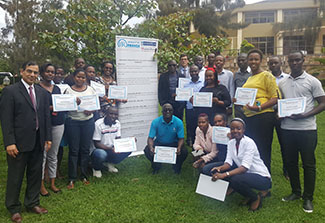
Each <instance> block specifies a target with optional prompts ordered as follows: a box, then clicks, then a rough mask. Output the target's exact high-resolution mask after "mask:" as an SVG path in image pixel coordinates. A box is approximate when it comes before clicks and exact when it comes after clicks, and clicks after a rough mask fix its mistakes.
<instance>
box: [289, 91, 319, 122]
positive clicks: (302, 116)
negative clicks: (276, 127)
mask: <svg viewBox="0 0 325 223" xmlns="http://www.w3.org/2000/svg"><path fill="white" fill-rule="evenodd" d="M315 100H316V101H317V103H318V105H317V106H315V107H314V108H313V109H312V110H310V111H309V112H306V113H303V114H297V115H291V116H290V117H289V118H292V119H301V118H308V117H310V116H314V115H317V114H318V113H321V112H322V111H324V110H325V96H321V97H318V98H315Z"/></svg>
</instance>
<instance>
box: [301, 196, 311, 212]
mask: <svg viewBox="0 0 325 223" xmlns="http://www.w3.org/2000/svg"><path fill="white" fill-rule="evenodd" d="M302 207H303V209H304V212H306V213H312V212H313V210H314V206H313V202H312V201H311V200H307V199H306V200H304V204H303V205H302Z"/></svg>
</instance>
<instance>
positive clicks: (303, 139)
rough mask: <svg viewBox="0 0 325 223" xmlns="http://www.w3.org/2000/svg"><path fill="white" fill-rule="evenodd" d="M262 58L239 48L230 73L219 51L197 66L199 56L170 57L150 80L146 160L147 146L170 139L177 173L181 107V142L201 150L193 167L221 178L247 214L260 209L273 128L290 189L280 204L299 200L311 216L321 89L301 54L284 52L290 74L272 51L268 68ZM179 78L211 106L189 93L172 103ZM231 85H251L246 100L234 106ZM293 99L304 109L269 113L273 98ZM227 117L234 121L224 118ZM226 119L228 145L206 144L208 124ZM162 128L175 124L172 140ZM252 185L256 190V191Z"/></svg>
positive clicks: (324, 105) (323, 106)
mask: <svg viewBox="0 0 325 223" xmlns="http://www.w3.org/2000/svg"><path fill="white" fill-rule="evenodd" d="M262 61H263V53H262V52H261V51H260V50H258V49H253V50H251V51H249V52H248V53H247V54H245V53H241V54H239V56H238V58H237V64H238V66H239V70H238V71H237V72H236V73H235V74H233V73H232V72H231V71H229V70H226V69H224V64H225V57H224V56H222V55H217V56H216V55H215V54H213V53H211V54H209V55H208V63H207V66H203V64H204V63H203V58H202V57H201V56H197V57H195V58H194V60H193V62H194V63H193V65H191V66H190V65H189V59H188V57H187V56H186V55H185V54H183V55H181V56H180V66H179V68H177V63H176V61H175V60H170V61H169V62H168V72H166V73H164V74H162V75H160V78H159V84H158V98H159V103H160V105H161V106H162V108H163V110H162V111H163V116H162V117H159V118H158V119H156V120H154V121H153V123H152V125H151V130H152V129H155V130H154V131H151V130H150V134H149V138H148V147H146V149H145V153H146V156H147V157H148V159H149V160H151V161H152V155H151V156H150V151H151V153H153V151H154V150H153V147H154V146H155V144H157V145H161V144H163V145H166V146H170V144H171V143H173V146H174V147H177V155H178V156H177V158H178V159H179V163H178V166H177V165H175V167H174V170H175V173H179V171H180V169H179V165H181V163H182V161H183V160H184V157H185V156H186V155H187V153H186V152H182V151H183V150H181V148H182V144H183V142H184V137H183V136H182V135H183V134H184V132H183V130H179V129H178V128H177V127H176V126H175V125H177V123H181V122H180V120H183V113H184V109H185V114H186V128H187V140H186V143H187V144H188V145H189V146H191V147H192V146H193V150H196V151H198V150H201V151H202V152H203V155H202V156H201V157H200V158H198V159H197V160H196V161H195V162H194V163H193V166H194V167H195V168H198V169H200V171H201V172H202V173H204V174H207V175H211V176H212V180H216V179H225V180H227V181H229V182H230V184H229V189H228V192H227V194H231V193H232V192H233V191H236V192H238V193H240V194H242V195H243V196H244V197H245V198H246V199H245V201H244V202H243V203H244V204H248V205H250V210H253V211H254V210H257V209H258V208H259V207H260V206H261V204H262V198H264V197H267V196H270V195H271V191H270V189H271V182H272V181H271V150H272V141H273V132H274V128H275V129H276V132H277V136H278V139H279V144H280V147H281V155H282V160H283V174H284V176H285V177H286V179H288V180H290V184H291V189H292V193H291V194H290V195H288V196H286V197H283V199H282V200H283V201H285V202H287V201H293V200H297V199H300V198H301V197H302V198H303V200H304V202H303V210H304V211H305V212H307V213H311V212H313V203H312V201H313V193H314V189H315V179H316V166H315V163H316V161H315V153H314V151H315V149H316V145H317V126H316V117H315V115H316V114H318V113H320V112H322V111H323V110H325V93H324V89H323V87H322V85H321V82H320V81H319V80H318V79H317V78H315V77H313V76H312V75H310V74H308V73H306V72H305V71H304V70H303V63H304V55H303V54H302V53H301V52H294V53H291V54H290V55H289V56H288V64H289V67H290V69H291V73H290V74H286V73H284V72H283V71H282V70H281V66H282V61H281V58H280V57H278V56H271V57H269V58H268V67H269V70H270V71H271V72H268V71H264V70H263V69H262ZM180 78H190V81H189V83H188V84H186V85H185V86H184V88H187V87H189V88H193V92H211V93H212V94H213V99H212V107H195V106H193V97H192V98H190V100H189V101H187V102H182V101H177V100H176V98H175V96H176V88H178V87H179V86H178V85H179V79H180ZM239 87H241V88H250V89H257V93H256V99H255V102H254V104H253V105H250V104H247V105H245V106H241V105H237V104H236V97H235V92H236V89H237V88H239ZM300 97H305V98H306V109H305V112H304V113H301V114H293V115H291V116H289V117H284V118H278V117H277V102H278V100H279V99H289V98H300ZM233 104H235V105H234V106H232V105H233ZM232 108H233V109H232ZM171 110H172V111H173V114H174V115H175V116H173V117H172V118H170V117H169V116H170V114H169V113H170V111H171ZM232 111H234V112H233V113H234V114H232ZM233 116H234V117H235V119H232V117H233ZM178 119H180V120H178ZM158 123H160V125H159V124H158ZM227 124H229V127H230V134H229V135H228V137H229V139H230V141H229V143H228V145H222V144H215V143H213V141H212V127H211V125H215V126H226V125H227ZM168 128H172V129H174V130H175V129H177V131H174V133H173V137H172V139H173V140H167V139H169V138H170V137H171V131H169V132H168V131H167V130H168ZM153 133H155V134H153ZM153 139H155V140H153ZM166 140H167V141H166ZM162 141H163V142H162ZM193 143H194V144H193ZM299 154H300V156H301V159H302V164H303V169H304V190H303V192H302V189H301V185H300V179H299V166H298V161H299ZM152 168H153V173H156V172H157V170H158V169H159V166H157V165H156V164H155V163H153V162H152ZM252 189H255V190H257V191H258V194H256V192H254V190H252Z"/></svg>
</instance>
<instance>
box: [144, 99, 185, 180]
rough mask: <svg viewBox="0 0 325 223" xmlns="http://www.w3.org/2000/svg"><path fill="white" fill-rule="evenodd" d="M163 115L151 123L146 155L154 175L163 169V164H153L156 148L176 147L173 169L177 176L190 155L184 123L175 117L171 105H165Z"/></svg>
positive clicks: (145, 150)
mask: <svg viewBox="0 0 325 223" xmlns="http://www.w3.org/2000/svg"><path fill="white" fill-rule="evenodd" d="M162 113H163V115H162V116H160V117H158V118H156V119H154V120H153V121H152V123H151V127H150V131H149V136H148V141H147V143H148V145H147V146H146V148H145V149H144V153H145V155H146V157H147V158H148V160H149V161H150V162H151V167H152V169H153V172H152V173H153V174H156V173H158V171H159V169H160V167H161V163H155V162H153V158H154V155H155V146H168V147H176V148H177V152H176V154H177V158H176V164H174V165H173V169H174V172H175V173H176V174H180V172H181V168H182V164H183V162H184V160H185V159H186V157H187V154H188V151H187V150H186V148H185V146H184V127H183V122H182V121H181V120H180V119H179V118H177V117H175V116H174V115H173V107H172V105H171V104H168V103H167V104H164V105H163V107H162Z"/></svg>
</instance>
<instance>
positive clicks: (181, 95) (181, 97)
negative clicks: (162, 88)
mask: <svg viewBox="0 0 325 223" xmlns="http://www.w3.org/2000/svg"><path fill="white" fill-rule="evenodd" d="M192 96H193V88H176V97H175V101H188V100H190V98H191V97H192Z"/></svg>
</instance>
